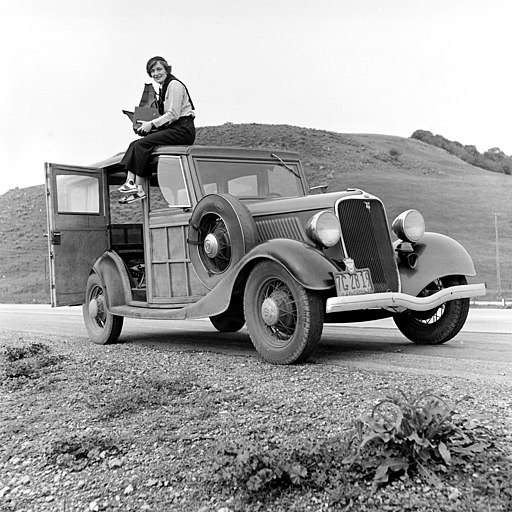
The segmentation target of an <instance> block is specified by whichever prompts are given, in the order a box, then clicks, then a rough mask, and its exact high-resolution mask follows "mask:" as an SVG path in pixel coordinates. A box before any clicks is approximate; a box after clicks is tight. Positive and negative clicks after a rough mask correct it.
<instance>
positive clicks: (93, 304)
mask: <svg viewBox="0 0 512 512" xmlns="http://www.w3.org/2000/svg"><path fill="white" fill-rule="evenodd" d="M88 311H89V316H90V317H91V318H96V317H97V316H98V301H97V300H96V299H95V298H94V299H91V301H90V302H89V307H88Z"/></svg>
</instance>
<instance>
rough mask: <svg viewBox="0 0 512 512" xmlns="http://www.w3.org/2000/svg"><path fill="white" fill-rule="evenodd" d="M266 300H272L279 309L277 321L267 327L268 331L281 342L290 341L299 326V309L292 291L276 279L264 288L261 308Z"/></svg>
mask: <svg viewBox="0 0 512 512" xmlns="http://www.w3.org/2000/svg"><path fill="white" fill-rule="evenodd" d="M266 299H271V300H272V301H273V303H275V305H276V308H277V321H276V322H275V323H273V324H272V325H267V326H266V327H267V329H268V330H269V332H270V333H271V334H272V335H273V336H274V337H275V338H277V339H279V340H288V339H290V338H291V337H292V336H293V334H294V333H295V328H296V326H297V307H296V304H295V301H294V299H293V296H292V295H291V292H290V289H289V288H288V286H286V284H285V283H283V282H282V281H280V280H277V279H274V280H272V281H270V282H268V283H267V285H266V287H265V288H264V290H263V293H262V297H261V302H260V306H261V305H262V304H263V302H264V301H265V300H266Z"/></svg>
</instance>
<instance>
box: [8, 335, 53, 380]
mask: <svg viewBox="0 0 512 512" xmlns="http://www.w3.org/2000/svg"><path fill="white" fill-rule="evenodd" d="M49 352H50V347H48V346H47V345H44V344H42V343H31V344H30V345H25V346H21V347H7V348H6V349H5V350H4V353H3V355H4V362H3V365H2V377H4V378H5V379H21V381H23V379H28V378H36V377H38V376H39V375H40V374H41V372H42V371H43V370H45V369H46V368H49V367H52V366H56V365H58V364H59V363H60V362H61V361H62V359H63V356H54V355H50V354H49ZM18 383H19V382H18Z"/></svg>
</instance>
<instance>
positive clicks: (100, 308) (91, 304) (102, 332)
mask: <svg viewBox="0 0 512 512" xmlns="http://www.w3.org/2000/svg"><path fill="white" fill-rule="evenodd" d="M82 313H83V316H84V323H85V328H86V329H87V333H88V334H89V337H90V338H91V340H92V341H93V342H94V343H97V344H98V345H107V344H109V343H115V342H116V341H117V339H118V338H119V335H120V334H121V329H122V328H123V320H124V318H123V317H122V316H117V315H113V314H112V313H109V312H108V310H107V304H106V297H105V290H104V288H103V285H102V283H101V281H100V278H99V277H98V276H97V275H96V274H91V275H90V276H89V279H88V280H87V287H86V292H85V304H84V305H83V307H82Z"/></svg>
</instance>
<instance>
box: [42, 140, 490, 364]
mask: <svg viewBox="0 0 512 512" xmlns="http://www.w3.org/2000/svg"><path fill="white" fill-rule="evenodd" d="M121 157H122V154H119V155H116V156H114V157H112V158H109V159H107V160H105V161H102V162H100V163H98V164H97V165H95V166H93V167H74V166H68V165H56V164H46V166H45V171H46V192H47V211H48V234H49V252H50V263H51V264H50V266H51V300H52V306H64V305H79V304H83V316H84V321H85V325H86V328H87V332H88V334H89V336H90V338H91V339H92V341H94V342H95V343H100V344H105V343H113V342H115V341H117V340H118V338H119V336H120V335H121V330H122V326H123V320H124V318H125V317H133V318H147V319H149V320H151V319H168V320H172V319H180V320H182V319H192V318H204V317H206V318H209V319H210V320H211V323H212V324H213V326H214V327H215V328H216V329H217V330H219V331H221V332H235V331H238V330H240V329H241V328H242V327H243V326H244V325H246V327H247V330H248V333H249V336H250V338H251V340H252V342H253V344H254V346H255V348H256V350H257V351H258V353H259V354H260V355H261V357H262V358H263V359H264V360H265V361H268V362H271V363H275V364H290V363H297V362H301V361H305V360H306V359H307V358H308V357H309V356H310V355H311V354H312V353H313V352H314V350H315V348H316V346H317V344H318V342H319V339H320V337H321V334H322V328H323V325H324V323H326V322H336V323H342V322H355V321H369V320H374V319H378V318H384V317H393V319H394V321H395V323H396V325H397V327H398V329H399V330H400V331H401V332H402V333H403V334H404V335H405V336H406V337H407V338H409V339H410V340H411V341H413V342H415V343H420V344H431V345H435V344H440V343H444V342H446V341H448V340H450V339H451V338H452V337H453V336H455V335H456V334H457V333H458V332H459V331H460V329H461V328H462V327H463V325H464V323H465V321H466V317H467V314H468V309H469V299H470V298H471V297H477V296H480V295H483V294H485V287H484V285H483V284H467V279H466V278H467V276H474V275H475V268H474V265H473V262H472V260H471V257H470V256H469V254H468V253H467V251H466V250H465V249H464V248H463V247H462V246H461V245H460V244H459V243H458V242H456V241H455V240H453V239H451V238H449V237H447V236H445V235H442V234H439V233H431V232H425V223H424V220H423V217H422V215H421V214H420V213H419V212H418V211H416V210H413V209H411V210H407V211H405V212H403V213H402V214H401V215H399V216H398V217H397V218H396V219H395V220H394V222H393V223H392V230H393V232H394V234H395V235H396V240H395V241H392V238H391V237H392V235H391V230H390V227H389V223H388V219H387V217H386V212H385V209H384V205H383V204H382V202H381V201H380V200H379V199H378V197H376V196H374V195H372V194H370V193H367V192H365V191H363V190H359V189H357V188H348V189H347V190H344V191H340V192H331V193H320V192H323V189H322V190H319V189H320V188H322V187H314V188H316V189H317V190H312V189H309V188H308V186H307V183H306V179H305V175H304V172H303V169H302V166H301V163H300V160H299V157H298V155H297V154H296V153H294V152H286V151H275V150H262V149H244V148H224V147H205V146H190V147H180V146H164V147H160V148H157V149H156V150H155V151H154V155H153V161H152V176H151V178H148V179H147V180H146V183H145V190H146V193H147V198H146V199H144V200H142V201H139V202H137V203H133V204H131V205H126V206H121V205H119V204H118V201H119V199H120V196H121V195H120V194H119V193H118V192H117V187H118V186H119V185H120V184H121V183H123V181H124V178H125V172H124V170H123V169H122V168H121V167H120V165H119V162H120V160H121Z"/></svg>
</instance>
